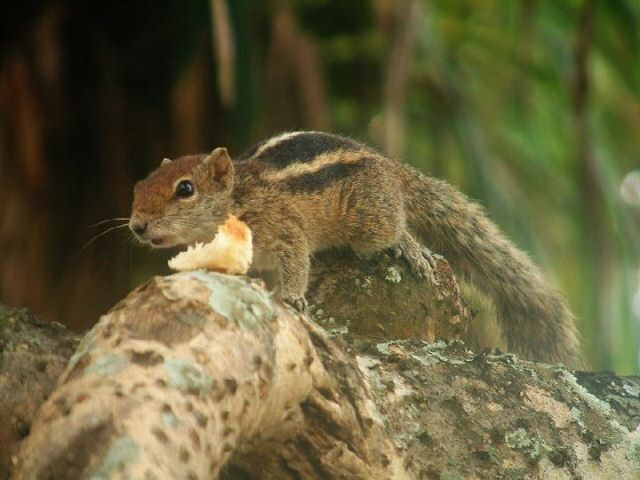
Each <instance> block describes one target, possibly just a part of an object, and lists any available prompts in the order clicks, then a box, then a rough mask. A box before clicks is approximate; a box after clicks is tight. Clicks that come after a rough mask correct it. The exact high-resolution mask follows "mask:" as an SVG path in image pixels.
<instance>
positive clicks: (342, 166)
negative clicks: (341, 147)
mask: <svg viewBox="0 0 640 480" xmlns="http://www.w3.org/2000/svg"><path fill="white" fill-rule="evenodd" d="M370 160H371V159H370V158H368V157H362V158H361V159H360V160H358V161H357V162H355V163H334V164H332V165H328V166H326V167H324V168H321V169H320V170H318V171H317V172H313V173H305V174H302V175H297V176H295V177H289V178H286V179H284V180H282V183H281V184H282V185H284V186H285V187H286V188H287V189H289V190H290V191H292V192H306V193H313V192H320V191H322V190H324V189H326V188H327V187H330V186H331V185H333V184H335V183H338V182H339V181H340V180H344V179H345V178H348V177H350V176H352V175H354V174H355V173H356V172H358V171H359V170H362V169H364V168H366V167H367V166H368V165H369V163H370Z"/></svg>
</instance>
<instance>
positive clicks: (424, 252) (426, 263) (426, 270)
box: [396, 230, 438, 284]
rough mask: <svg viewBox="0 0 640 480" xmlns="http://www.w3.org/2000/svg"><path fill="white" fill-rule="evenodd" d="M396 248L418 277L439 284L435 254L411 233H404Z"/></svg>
mask: <svg viewBox="0 0 640 480" xmlns="http://www.w3.org/2000/svg"><path fill="white" fill-rule="evenodd" d="M396 248H397V250H398V251H399V253H400V254H401V255H402V256H403V257H404V258H405V260H406V261H407V263H408V264H409V267H410V268H411V271H412V272H413V274H414V275H415V276H416V277H418V278H425V279H427V280H429V281H430V282H431V283H433V284H437V283H438V281H437V279H436V276H435V261H434V258H433V254H432V253H431V252H430V251H429V249H428V248H426V247H423V246H422V245H420V244H419V243H418V242H417V241H416V239H415V238H413V237H412V236H411V234H410V233H409V232H407V231H406V230H405V231H404V233H403V234H402V236H401V237H400V242H399V243H398V245H397V247H396Z"/></svg>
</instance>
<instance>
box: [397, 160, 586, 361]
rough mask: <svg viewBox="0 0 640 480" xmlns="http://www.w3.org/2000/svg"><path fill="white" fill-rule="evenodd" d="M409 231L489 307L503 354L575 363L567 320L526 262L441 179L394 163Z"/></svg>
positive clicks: (575, 343)
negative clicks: (503, 345) (493, 309)
mask: <svg viewBox="0 0 640 480" xmlns="http://www.w3.org/2000/svg"><path fill="white" fill-rule="evenodd" d="M396 165H397V167H395V168H398V172H397V173H398V175H399V176H400V178H401V179H402V180H403V181H402V185H403V186H402V188H403V191H404V196H405V206H406V208H407V217H408V222H409V227H410V228H411V229H412V230H414V231H415V233H416V234H418V235H419V236H420V237H422V238H423V240H424V242H425V244H426V245H427V246H428V247H429V248H431V249H432V250H433V251H434V252H436V253H441V254H442V255H444V256H445V258H446V259H447V260H448V261H449V263H450V264H451V265H452V267H453V269H454V271H455V272H456V273H457V274H458V275H460V274H462V275H464V276H467V277H469V278H470V280H471V282H472V283H473V284H474V285H475V286H476V287H477V288H479V289H480V290H482V291H483V292H484V293H486V294H487V295H489V296H490V297H491V299H492V300H493V302H494V303H495V306H496V310H497V316H498V319H497V320H498V323H499V324H500V326H501V328H502V330H503V335H504V338H505V339H506V341H507V343H508V345H509V349H510V350H511V351H513V352H514V353H517V354H519V355H521V356H523V357H525V358H527V359H530V360H536V361H544V362H562V363H564V364H565V365H568V366H573V367H578V366H580V365H581V364H582V361H581V357H580V342H579V340H578V334H577V331H576V328H575V322H574V317H573V314H572V313H571V311H570V310H569V308H568V307H567V305H566V303H565V301H564V299H563V298H562V296H561V295H560V294H559V293H558V292H557V291H556V290H555V289H554V288H553V287H551V286H550V285H549V284H548V283H547V282H546V281H545V280H544V279H543V277H542V273H541V272H540V270H539V269H538V267H536V266H535V265H534V264H533V263H532V262H531V260H530V259H529V257H528V256H527V255H526V254H525V253H524V252H522V251H521V250H519V249H518V248H517V247H516V246H515V245H514V244H513V243H512V242H511V241H509V240H508V239H507V238H506V237H505V235H504V234H503V233H502V232H500V230H499V229H498V227H497V226H496V225H495V224H494V223H493V222H491V220H489V219H488V218H487V216H486V214H485V212H484V210H483V208H482V207H480V206H479V205H478V204H476V203H474V202H472V201H471V200H469V199H468V198H467V197H466V196H465V195H463V194H462V193H460V192H458V191H457V190H456V189H454V188H453V187H451V186H450V185H449V184H447V183H446V182H444V181H441V180H437V179H433V178H430V177H427V176H426V175H422V174H421V173H419V172H417V171H415V170H413V169H411V168H410V167H407V166H405V165H402V164H400V163H398V164H396Z"/></svg>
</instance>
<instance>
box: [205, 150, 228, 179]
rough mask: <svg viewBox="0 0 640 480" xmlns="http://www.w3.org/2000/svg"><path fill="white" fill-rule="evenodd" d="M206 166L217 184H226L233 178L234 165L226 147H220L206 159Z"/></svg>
mask: <svg viewBox="0 0 640 480" xmlns="http://www.w3.org/2000/svg"><path fill="white" fill-rule="evenodd" d="M204 164H205V165H207V166H208V167H209V168H210V169H211V173H212V175H213V179H214V180H215V181H216V182H220V183H226V182H227V180H229V179H230V178H231V177H232V176H233V163H232V161H231V157H230V156H229V152H227V149H226V148H224V147H218V148H216V149H215V150H214V151H213V152H211V153H210V154H209V155H208V156H207V157H206V158H205V159H204Z"/></svg>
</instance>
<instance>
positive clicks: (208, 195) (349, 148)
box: [129, 131, 579, 364]
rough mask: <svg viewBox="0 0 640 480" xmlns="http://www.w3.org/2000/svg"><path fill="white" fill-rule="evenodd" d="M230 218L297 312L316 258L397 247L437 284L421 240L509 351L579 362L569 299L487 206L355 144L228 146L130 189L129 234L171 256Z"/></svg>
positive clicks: (290, 136)
mask: <svg viewBox="0 0 640 480" xmlns="http://www.w3.org/2000/svg"><path fill="white" fill-rule="evenodd" d="M230 214H234V215H236V216H237V217H238V218H239V219H240V220H242V221H244V222H245V223H246V224H247V225H248V226H249V228H250V229H251V231H252V234H253V239H254V245H253V258H254V260H253V264H252V267H251V268H252V270H275V271H277V272H278V274H279V279H280V286H281V293H282V298H283V299H284V300H285V301H287V302H288V303H290V304H292V305H293V306H294V307H296V308H298V309H300V310H304V309H305V307H306V301H305V299H304V295H305V291H306V288H307V281H308V280H307V279H308V273H309V257H310V255H311V254H313V253H314V252H317V251H319V250H323V249H326V248H329V247H332V246H348V247H351V248H352V249H353V250H354V251H355V252H356V253H357V254H360V255H371V254H374V253H377V252H380V251H383V250H385V249H389V248H393V249H396V250H397V252H399V253H400V254H401V255H402V256H403V257H404V258H405V259H406V260H407V262H408V264H409V265H410V267H411V270H412V272H413V273H414V274H415V275H417V276H418V277H421V278H432V259H431V258H430V254H429V251H428V250H426V249H423V248H422V244H424V245H425V246H428V248H430V249H431V250H434V251H436V252H439V253H441V254H442V255H444V256H445V258H447V260H448V261H449V262H450V264H451V265H452V267H453V269H454V271H455V272H456V273H457V274H458V275H462V276H463V277H468V278H469V279H470V280H471V282H472V283H473V284H474V285H476V286H477V287H478V288H479V289H480V290H482V291H483V292H485V293H486V294H487V295H489V296H490V297H491V298H492V300H493V302H494V303H495V306H496V311H497V316H498V321H499V322H500V324H501V325H502V327H503V330H504V336H505V339H506V341H507V343H508V345H509V349H510V350H512V351H515V352H516V353H518V354H521V355H523V356H524V357H526V358H529V359H534V360H544V361H562V362H565V363H568V364H576V363H578V362H579V353H578V351H579V342H578V337H577V333H576V329H575V325H574V319H573V316H572V314H571V312H570V310H569V309H568V307H567V305H566V303H565V301H564V300H563V298H562V297H561V296H560V294H559V293H557V292H556V290H554V289H553V288H552V287H551V286H550V285H549V284H547V283H546V282H545V280H544V279H543V277H542V274H541V272H540V270H539V269H538V268H537V267H536V266H535V265H534V264H533V263H532V262H531V260H530V259H529V257H528V256H527V255H526V254H525V253H523V252H522V251H520V250H519V249H518V248H516V246H514V244H513V243H512V242H510V241H509V240H508V239H507V238H506V237H505V235H503V234H502V233H501V232H500V230H499V229H498V227H497V226H496V225H495V224H494V223H492V222H491V221H490V220H489V219H488V218H487V216H486V214H485V212H484V210H483V208H482V207H480V206H479V205H478V204H476V203H474V202H472V201H470V200H469V199H468V198H467V197H466V196H464V195H463V194H462V193H460V192H459V191H457V190H456V189H454V188H453V187H452V186H450V185H449V184H447V183H446V182H444V181H442V180H438V179H434V178H430V177H428V176H426V175H423V174H422V173H420V172H418V171H417V170H415V169H413V168H411V167H409V166H408V165H406V164H403V163H401V162H400V161H398V160H394V159H390V158H387V157H385V156H383V155H382V154H380V153H378V152H377V151H375V150H373V149H371V148H369V147H367V146H364V145H362V144H360V143H358V142H356V141H354V140H351V139H349V138H345V137H342V136H338V135H333V134H328V133H322V132H310V131H303V132H289V133H284V134H280V135H277V136H274V137H272V138H269V139H267V140H264V141H263V142H260V143H258V144H257V145H255V146H254V147H253V148H251V149H250V150H249V151H247V152H246V153H244V154H242V155H241V156H240V157H238V158H237V159H236V160H235V161H232V159H231V158H230V156H229V154H228V152H227V150H226V149H225V148H216V149H215V150H213V152H211V153H210V154H208V155H207V154H202V155H190V156H184V157H180V158H178V159H176V160H169V159H165V160H163V161H162V164H161V166H160V167H159V168H158V169H157V170H155V171H153V172H152V173H151V174H150V175H149V176H148V177H147V178H146V179H144V180H142V181H141V182H139V183H138V184H137V185H136V186H135V190H134V200H133V206H132V213H131V217H130V222H129V226H130V228H131V230H132V231H133V233H134V234H135V235H136V237H137V238H138V239H139V240H141V241H142V242H145V243H149V244H151V245H152V246H153V247H158V248H165V247H172V246H176V245H179V244H185V245H186V244H192V243H194V242H196V241H198V242H208V241H210V240H211V239H212V238H213V236H214V233H215V232H216V228H217V226H218V225H219V224H221V223H223V222H224V221H225V219H226V218H227V217H228V216H229V215H230ZM421 242H422V244H421Z"/></svg>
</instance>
